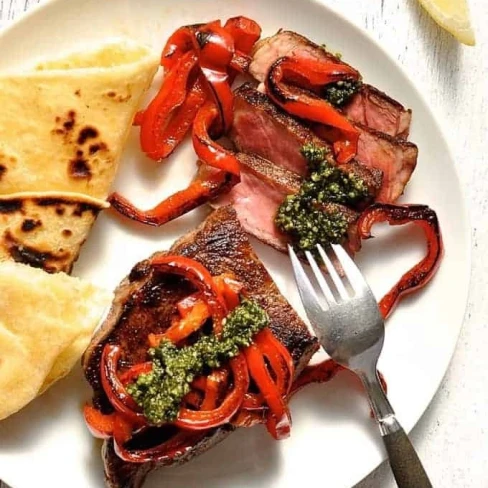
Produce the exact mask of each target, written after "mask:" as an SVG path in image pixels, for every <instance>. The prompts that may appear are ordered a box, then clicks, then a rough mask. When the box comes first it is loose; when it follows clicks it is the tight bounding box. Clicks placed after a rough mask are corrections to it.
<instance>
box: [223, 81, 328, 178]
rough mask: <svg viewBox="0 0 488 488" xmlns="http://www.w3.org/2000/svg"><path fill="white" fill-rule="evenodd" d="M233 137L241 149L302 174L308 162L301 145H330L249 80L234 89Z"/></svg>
mask: <svg viewBox="0 0 488 488" xmlns="http://www.w3.org/2000/svg"><path fill="white" fill-rule="evenodd" d="M230 138H231V139H232V141H233V142H234V144H235V145H236V147H237V149H238V150H239V151H241V152H245V153H249V154H256V155H258V156H260V157H262V158H264V159H267V160H269V161H272V162H273V163H275V164H277V165H279V166H282V167H283V168H286V169H288V170H290V171H294V172H295V173H298V174H299V175H301V176H305V175H306V174H307V161H306V159H305V158H304V157H303V155H302V154H301V152H300V150H301V148H302V146H304V145H305V144H314V145H316V146H318V147H323V148H325V149H328V148H329V145H328V144H327V143H326V142H325V141H323V140H321V139H320V138H319V137H317V136H316V135H315V134H314V133H313V131H311V130H310V129H309V128H308V127H307V126H305V125H304V124H302V123H300V122H299V121H298V120H296V119H295V118H293V117H290V116H289V115H288V114H286V113H285V112H283V111H282V110H280V109H279V108H278V107H276V105H274V104H273V103H272V102H271V100H270V99H269V98H268V97H267V96H266V95H264V94H263V93H261V92H259V91H257V90H256V89H255V88H254V87H253V86H252V85H251V84H250V83H246V84H244V85H242V86H241V87H239V88H238V89H237V90H236V91H235V98H234V122H233V126H232V130H231V133H230Z"/></svg>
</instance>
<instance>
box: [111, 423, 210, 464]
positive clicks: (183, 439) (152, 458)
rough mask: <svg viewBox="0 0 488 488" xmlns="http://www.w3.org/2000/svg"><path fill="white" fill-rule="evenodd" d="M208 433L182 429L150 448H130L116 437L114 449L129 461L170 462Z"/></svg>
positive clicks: (119, 455)
mask: <svg viewBox="0 0 488 488" xmlns="http://www.w3.org/2000/svg"><path fill="white" fill-rule="evenodd" d="M206 435H207V433H206V432H185V431H180V432H177V433H176V434H175V435H174V436H173V437H172V438H171V439H169V440H167V441H166V442H163V443H162V444H160V445H159V446H156V447H151V448H149V449H128V448H126V447H125V446H124V444H123V443H120V442H117V440H116V439H114V450H115V453H116V454H117V456H118V457H119V458H120V459H122V460H123V461H126V462H128V463H137V464H139V463H156V462H157V463H165V462H167V463H168V464H170V463H172V462H173V461H175V460H176V459H178V458H179V457H182V456H184V455H185V454H186V453H187V452H188V451H189V450H190V449H192V448H194V447H195V446H196V445H197V444H198V443H199V442H200V441H201V440H202V439H203V438H204V437H205V436H206Z"/></svg>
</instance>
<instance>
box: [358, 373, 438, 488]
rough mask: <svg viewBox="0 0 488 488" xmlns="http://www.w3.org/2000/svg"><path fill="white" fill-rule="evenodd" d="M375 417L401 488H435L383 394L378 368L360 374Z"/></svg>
mask: <svg viewBox="0 0 488 488" xmlns="http://www.w3.org/2000/svg"><path fill="white" fill-rule="evenodd" d="M359 377H360V378H361V380H362V382H363V384H364V387H365V388H366V392H367V393H368V397H369V403H370V405H371V410H372V411H373V414H374V417H375V419H376V421H377V422H378V425H379V428H380V432H381V435H382V437H383V442H384V443H385V447H386V450H387V452H388V457H389V460H390V466H391V470H392V471H393V475H394V476H395V480H396V482H397V485H398V487H399V488H432V484H431V482H430V481H429V477H428V476H427V473H426V472H425V470H424V467H423V466H422V463H421V462H420V459H419V457H418V456H417V453H416V452H415V449H414V447H413V446H412V443H411V442H410V439H409V438H408V437H407V434H406V433H405V431H404V430H403V428H402V426H401V425H400V422H398V420H397V418H396V416H395V412H394V411H393V408H392V406H391V405H390V402H389V401H388V398H387V396H386V394H385V392H384V391H383V388H382V386H381V382H380V380H379V377H378V373H377V371H376V369H374V371H370V372H369V374H368V373H363V372H361V373H360V374H359Z"/></svg>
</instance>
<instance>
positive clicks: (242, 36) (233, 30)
mask: <svg viewBox="0 0 488 488" xmlns="http://www.w3.org/2000/svg"><path fill="white" fill-rule="evenodd" d="M224 29H225V30H226V31H228V32H229V34H230V35H231V36H232V38H233V39H234V45H235V48H236V49H238V50H239V51H242V52H243V53H244V54H250V53H251V51H252V48H253V47H254V44H255V43H256V41H257V40H258V39H259V38H260V37H261V27H260V26H259V24H258V23H257V22H255V21H254V20H252V19H249V18H247V17H244V16H242V15H239V16H238V17H232V18H231V19H229V20H227V22H226V23H225V25H224Z"/></svg>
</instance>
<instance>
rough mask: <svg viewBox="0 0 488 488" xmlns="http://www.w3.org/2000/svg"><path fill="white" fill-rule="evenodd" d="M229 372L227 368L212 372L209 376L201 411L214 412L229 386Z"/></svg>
mask: <svg viewBox="0 0 488 488" xmlns="http://www.w3.org/2000/svg"><path fill="white" fill-rule="evenodd" d="M228 376H229V372H228V371H227V369H226V368H220V369H216V370H214V371H212V372H211V373H210V374H209V375H208V376H207V381H206V386H205V396H204V398H203V402H202V404H201V406H200V410H214V409H215V408H216V407H217V403H218V401H219V399H220V398H221V396H222V395H223V393H224V391H225V389H226V388H227V385H228V381H227V380H228Z"/></svg>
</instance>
